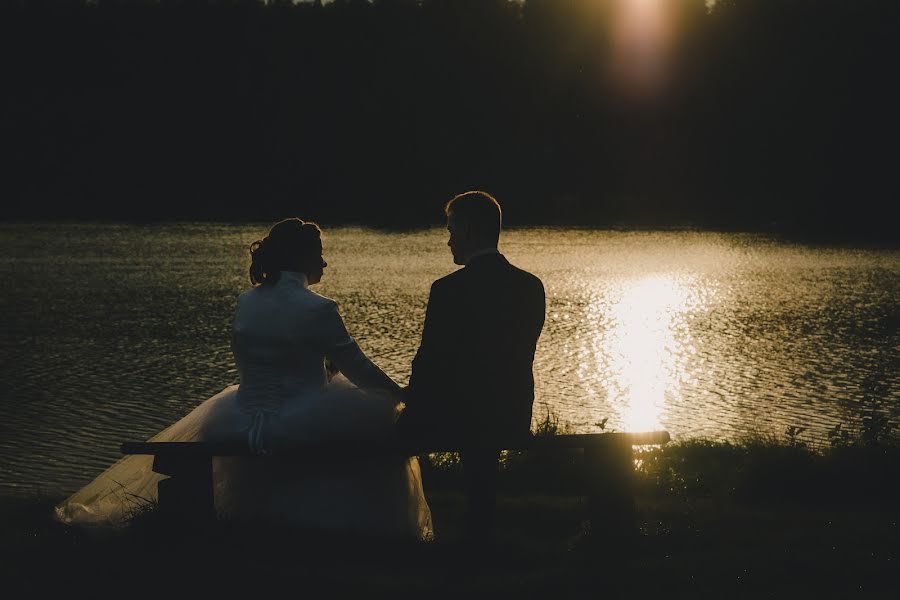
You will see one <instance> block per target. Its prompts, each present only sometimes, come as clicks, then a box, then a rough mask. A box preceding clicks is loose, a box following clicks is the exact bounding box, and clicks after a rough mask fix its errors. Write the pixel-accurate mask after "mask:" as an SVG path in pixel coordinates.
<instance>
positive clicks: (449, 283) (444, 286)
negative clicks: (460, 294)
mask: <svg viewBox="0 0 900 600" xmlns="http://www.w3.org/2000/svg"><path fill="white" fill-rule="evenodd" d="M465 271H466V270H465V269H457V270H456V271H453V272H452V273H448V274H447V275H444V276H443V277H441V278H439V279H436V280H434V282H433V283H432V284H431V293H432V294H435V293H438V294H440V293H441V292H444V291H447V290H451V289H453V288H454V287H456V286H458V285H460V284H461V283H462V282H463V281H464V280H465V277H466V274H465Z"/></svg>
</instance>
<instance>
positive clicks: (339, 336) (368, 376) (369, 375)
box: [317, 302, 400, 393]
mask: <svg viewBox="0 0 900 600" xmlns="http://www.w3.org/2000/svg"><path fill="white" fill-rule="evenodd" d="M317 322H318V323H319V324H320V325H321V327H322V341H323V343H324V344H325V356H326V357H328V359H330V360H331V361H332V362H333V363H334V364H335V365H337V367H338V369H339V370H340V371H341V373H343V374H344V376H346V377H347V379H349V380H350V381H351V382H353V384H354V385H356V386H358V387H361V388H374V389H381V390H387V391H389V392H392V393H399V392H400V386H398V385H397V383H396V382H394V380H393V379H391V378H390V377H388V376H387V375H386V374H385V372H384V371H382V370H381V369H380V368H378V365H376V364H375V363H373V362H372V361H371V360H369V358H368V357H367V356H366V355H365V353H364V352H363V351H362V349H361V348H360V347H359V344H357V343H356V340H354V339H353V337H351V336H350V333H349V332H348V331H347V327H346V326H345V325H344V320H343V319H342V318H341V314H340V313H339V312H338V309H337V304H335V303H334V302H330V303H329V304H328V305H326V306H325V307H323V308H322V309H321V313H320V316H319V319H318V320H317Z"/></svg>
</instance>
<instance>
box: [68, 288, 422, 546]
mask: <svg viewBox="0 0 900 600" xmlns="http://www.w3.org/2000/svg"><path fill="white" fill-rule="evenodd" d="M233 350H234V356H235V361H236V363H237V367H238V372H239V374H240V382H241V383H240V385H235V386H230V387H228V388H226V389H224V390H223V391H221V392H220V393H218V394H216V395H215V396H213V397H212V398H210V399H208V400H206V401H205V402H203V403H202V404H200V405H199V406H198V407H197V408H195V409H194V410H193V411H191V412H190V413H189V414H188V415H187V416H185V417H184V418H182V419H181V420H179V421H178V422H176V423H174V424H173V425H171V426H169V427H168V428H166V429H165V430H163V431H162V432H160V433H159V434H157V435H156V436H154V437H153V438H151V441H203V440H210V441H212V440H223V441H226V440H227V441H231V440H247V443H248V444H249V446H250V448H251V449H252V450H253V451H255V452H257V453H269V452H271V453H272V456H268V457H266V459H265V460H255V459H253V458H216V459H214V460H213V480H214V486H215V502H216V510H217V512H218V513H219V515H221V516H223V517H227V518H235V519H248V520H261V521H269V522H273V521H274V522H277V523H285V524H290V525H296V526H300V527H308V528H314V529H317V530H324V531H335V532H346V533H361V534H372V535H386V536H392V537H406V538H414V539H420V540H425V539H429V538H430V537H431V536H432V528H431V513H430V511H429V508H428V504H427V503H426V501H425V496H424V494H423V491H422V480H421V474H420V471H419V464H418V462H417V460H416V459H415V458H409V459H407V458H403V457H397V458H390V457H366V456H360V457H358V459H356V458H354V459H348V460H346V461H341V462H329V463H327V464H326V463H323V464H309V462H304V463H303V464H302V465H298V464H297V463H296V462H295V461H294V462H292V461H290V460H289V459H287V458H285V459H280V458H279V457H278V450H279V449H283V448H286V447H290V445H291V444H297V443H301V444H302V443H307V442H317V441H326V440H327V441H338V442H340V441H346V442H351V443H353V442H358V441H361V442H366V441H378V440H383V439H387V438H389V437H390V436H391V435H393V428H394V422H395V420H396V417H397V414H398V408H397V401H396V399H395V397H394V396H393V395H392V392H393V391H396V384H395V383H394V382H393V381H391V379H390V378H389V377H387V375H385V374H384V373H383V372H382V371H381V369H379V368H378V367H377V366H376V365H375V364H373V363H372V362H371V361H370V360H369V359H368V358H366V356H365V354H363V352H362V351H361V350H360V349H359V346H358V345H357V344H356V342H355V341H354V340H353V338H352V337H350V335H349V334H348V333H347V330H346V328H345V326H344V323H343V320H342V319H341V316H340V314H339V313H338V310H337V305H336V304H335V303H334V302H333V301H332V300H329V299H328V298H325V297H323V296H319V295H318V294H316V293H314V292H312V291H311V290H310V289H309V288H308V286H307V282H306V276H305V275H303V274H302V273H295V272H291V271H283V272H282V273H281V277H280V279H279V281H278V282H277V283H276V284H274V285H261V286H259V287H256V288H253V289H251V290H249V291H247V292H245V293H243V294H241V295H240V297H239V298H238V305H237V310H236V313H235V319H234V339H233ZM326 358H328V359H329V360H330V361H332V362H333V363H334V364H335V365H336V366H337V367H338V369H339V370H340V371H341V374H339V375H337V376H335V377H334V378H333V379H332V381H331V382H328V381H327V376H326V369H325V364H324V361H325V359H326ZM152 463H153V458H152V457H150V456H128V457H125V458H123V459H122V460H120V461H118V462H117V463H115V464H114V465H113V466H111V467H110V468H109V469H107V470H106V471H104V472H103V473H102V474H101V475H99V476H98V477H97V478H96V479H95V480H94V481H93V482H91V483H89V484H88V485H87V486H85V487H83V488H82V489H80V490H79V491H78V492H76V493H75V494H73V495H72V496H71V497H70V498H68V499H67V500H66V501H64V502H62V503H61V504H59V505H58V506H57V507H56V514H57V518H59V519H60V520H61V521H63V522H65V523H69V524H80V525H119V524H122V523H125V522H127V519H128V517H129V516H130V515H131V514H132V513H133V512H134V511H135V510H136V509H140V508H141V507H142V506H145V505H146V504H147V503H148V502H153V501H154V500H155V499H156V485H157V483H158V482H159V481H160V480H161V479H163V478H164V476H163V475H159V474H157V473H154V472H153V471H152Z"/></svg>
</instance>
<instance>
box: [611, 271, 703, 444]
mask: <svg viewBox="0 0 900 600" xmlns="http://www.w3.org/2000/svg"><path fill="white" fill-rule="evenodd" d="M692 283H693V282H691V281H690V279H689V278H685V277H675V276H673V275H651V276H646V277H642V278H639V279H634V280H630V281H625V282H623V284H622V286H621V287H620V288H619V289H618V290H617V292H618V293H617V294H614V297H613V298H611V299H610V300H611V302H610V303H609V304H607V305H606V306H605V307H602V308H601V307H597V308H598V309H600V310H605V311H606V321H607V322H606V327H604V328H603V329H601V330H600V331H598V333H597V336H596V338H597V339H596V346H595V347H596V350H598V351H599V353H598V354H595V356H596V358H597V363H598V364H597V365H596V366H597V367H598V368H599V369H600V370H601V372H602V373H603V380H604V381H605V384H606V393H607V402H608V404H609V405H610V406H611V407H612V408H613V409H614V410H615V411H617V413H618V414H617V415H614V419H611V420H614V421H615V422H616V424H617V425H618V426H619V427H621V428H622V430H624V431H648V430H652V429H659V428H662V427H663V422H662V421H663V419H664V415H665V412H666V406H667V403H668V402H669V401H671V400H673V399H675V398H677V397H678V396H679V395H680V393H681V391H680V387H681V383H682V382H683V381H684V380H685V379H686V378H687V377H689V373H688V372H687V358H688V356H689V355H690V354H691V353H692V352H694V348H693V344H692V343H691V339H690V335H689V332H688V329H687V325H686V322H685V317H686V314H687V313H688V312H689V311H690V310H692V309H694V308H696V307H697V303H698V295H697V294H696V293H695V291H694V289H692V288H695V286H694V285H692Z"/></svg>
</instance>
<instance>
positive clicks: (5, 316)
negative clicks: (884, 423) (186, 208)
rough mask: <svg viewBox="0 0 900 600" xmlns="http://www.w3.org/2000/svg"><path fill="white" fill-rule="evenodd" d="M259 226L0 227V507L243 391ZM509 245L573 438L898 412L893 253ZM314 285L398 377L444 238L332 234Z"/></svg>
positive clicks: (899, 275)
mask: <svg viewBox="0 0 900 600" xmlns="http://www.w3.org/2000/svg"><path fill="white" fill-rule="evenodd" d="M264 233H265V226H254V225H238V226H229V225H209V224H197V225H193V224H186V225H160V226H128V225H21V224H19V225H10V224H6V225H0V242H2V247H3V248H4V252H3V253H2V255H0V276H2V281H3V289H2V291H0V314H2V322H3V329H2V332H0V358H2V363H0V373H2V381H3V389H2V395H0V406H2V408H3V411H4V413H5V414H4V418H3V420H2V424H0V462H2V465H3V469H2V471H0V494H10V493H13V494H19V493H31V492H32V491H35V490H40V491H43V492H46V493H57V494H58V493H64V492H68V491H72V490H73V489H75V488H77V487H78V486H79V485H81V484H83V483H85V482H87V481H88V480H90V479H91V478H92V476H93V475H95V474H96V473H98V472H99V471H100V470H101V469H102V468H103V467H105V466H106V465H107V464H109V463H110V462H112V461H113V460H115V459H116V458H117V457H118V451H117V448H118V445H119V443H120V442H121V441H123V440H133V439H144V438H147V437H149V436H150V435H152V434H154V433H155V432H157V431H158V430H160V429H161V428H163V427H164V426H165V425H167V424H168V423H170V422H171V421H173V420H175V419H177V418H179V417H180V416H182V415H184V414H185V413H187V412H188V411H189V410H190V409H191V408H192V407H193V406H195V405H196V404H198V403H199V402H201V401H202V400H204V399H205V398H207V397H209V396H211V395H212V394H214V393H215V392H217V391H219V390H220V389H221V388H223V387H225V386H226V385H228V384H230V383H232V382H235V381H236V377H237V376H236V372H235V368H234V364H233V361H232V358H231V353H230V349H229V329H230V321H231V312H232V310H233V306H234V299H235V296H236V295H237V294H238V293H239V292H240V291H242V290H244V289H246V288H247V287H248V282H247V278H246V267H247V253H246V249H247V246H248V245H249V243H250V242H251V241H253V240H254V239H256V238H258V237H260V236H261V235H262V234H264ZM501 249H502V251H503V252H504V253H505V254H506V255H507V257H508V258H509V259H510V260H511V261H512V262H513V263H514V264H516V265H518V266H520V267H522V268H525V269H527V270H529V271H532V272H533V273H535V274H536V275H538V276H539V277H540V278H541V279H542V280H543V281H544V284H545V286H546V290H547V323H546V325H545V328H544V333H543V335H542V337H541V340H540V343H539V346H538V352H537V357H536V360H535V376H536V381H537V400H536V404H535V417H536V418H538V417H540V416H542V415H543V414H545V412H546V410H547V409H548V408H549V409H550V410H552V411H553V412H554V413H556V414H557V415H558V416H559V417H560V418H561V420H562V421H564V422H567V423H569V424H570V425H571V426H572V428H573V429H574V430H576V431H579V432H589V431H598V430H599V429H598V426H597V425H596V424H597V423H598V422H599V421H601V420H602V419H608V421H607V423H606V429H607V430H609V429H610V428H612V429H616V430H619V431H623V430H645V429H652V428H666V429H668V430H669V431H670V432H671V433H672V434H673V435H674V436H675V437H685V436H695V435H708V436H715V437H737V436H740V435H742V434H745V433H748V432H754V431H764V432H774V433H776V434H782V432H783V431H784V429H785V428H786V427H788V426H791V425H795V426H801V427H807V428H808V430H807V432H805V433H804V434H803V435H806V436H810V437H811V438H822V437H823V436H824V434H825V431H826V430H827V428H829V427H832V426H834V425H835V424H836V423H838V422H845V423H847V422H849V421H850V420H851V419H853V418H854V415H857V414H858V412H859V410H858V409H859V406H860V404H863V403H869V402H870V401H871V400H872V399H880V400H883V401H884V402H883V403H882V405H881V410H883V411H886V412H888V413H889V414H890V415H891V416H892V417H897V416H898V414H900V408H898V404H900V402H898V397H900V370H898V366H900V332H898V323H900V303H898V298H900V252H898V251H896V250H855V249H827V248H813V247H807V246H800V245H789V244H784V243H779V242H776V241H773V240H771V239H768V238H765V237H759V236H747V235H735V234H712V233H685V232H675V233H633V232H602V231H586V230H566V229H524V230H513V231H508V232H506V233H505V234H504V238H503V244H502V248H501ZM325 253H326V259H327V261H328V264H329V267H328V269H327V271H326V274H325V279H324V280H323V282H322V284H321V285H320V286H318V289H317V291H318V292H319V293H322V294H324V295H327V296H330V297H332V298H334V299H336V300H337V301H338V303H339V305H340V307H341V310H342V312H343V314H344V318H345V320H346V322H347V324H348V328H349V329H350V331H351V333H352V334H353V335H354V336H355V337H356V338H357V339H358V340H359V343H360V345H361V346H362V348H363V349H364V350H365V351H366V352H367V353H368V354H369V356H371V357H372V358H373V359H374V360H375V361H376V362H377V363H378V364H379V365H381V366H382V368H384V369H385V371H387V373H388V374H389V375H391V376H392V377H394V378H395V379H397V380H398V381H400V382H401V383H405V382H406V380H407V378H408V376H409V370H410V362H411V361H412V358H413V355H414V354H415V351H416V348H417V346H418V342H419V336H420V334H421V327H422V319H423V316H424V311H425V303H426V300H427V297H428V289H429V286H430V284H431V281H432V280H434V279H435V278H437V277H440V276H442V275H444V274H446V273H448V272H450V271H451V270H453V269H454V268H455V267H454V266H453V264H452V261H451V259H450V253H449V251H448V249H447V247H446V237H445V232H444V231H443V230H440V229H434V230H430V231H420V232H414V233H382V232H375V231H370V230H364V229H333V230H329V231H327V232H326V240H325Z"/></svg>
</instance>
